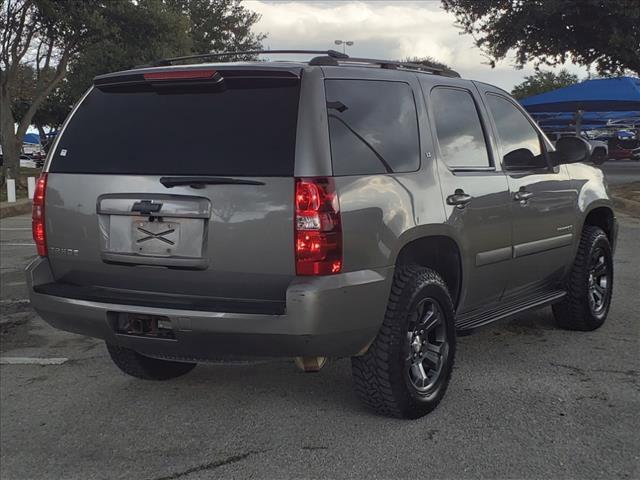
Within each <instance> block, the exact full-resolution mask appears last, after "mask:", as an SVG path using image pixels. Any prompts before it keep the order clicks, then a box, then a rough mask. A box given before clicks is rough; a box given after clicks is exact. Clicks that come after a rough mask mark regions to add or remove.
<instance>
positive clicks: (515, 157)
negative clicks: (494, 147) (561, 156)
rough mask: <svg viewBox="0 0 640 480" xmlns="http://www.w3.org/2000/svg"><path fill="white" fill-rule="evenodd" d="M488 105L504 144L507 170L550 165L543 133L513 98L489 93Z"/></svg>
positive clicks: (533, 168)
mask: <svg viewBox="0 0 640 480" xmlns="http://www.w3.org/2000/svg"><path fill="white" fill-rule="evenodd" d="M487 104H488V105H489V110H491V115H492V116H493V121H494V122H495V124H496V130H497V134H498V138H499V139H500V144H501V145H502V154H503V157H502V162H503V165H504V168H505V169H507V170H536V169H540V168H547V160H546V158H545V155H544V152H543V151H542V148H541V143H540V135H539V134H538V131H537V130H536V129H535V128H534V127H533V125H531V123H530V122H529V120H527V117H525V116H524V115H523V114H522V112H521V111H520V110H518V108H517V107H516V106H515V105H513V104H512V103H511V102H510V101H509V100H507V99H506V98H503V97H499V96H498V95H491V94H489V95H487Z"/></svg>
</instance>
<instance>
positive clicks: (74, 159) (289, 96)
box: [50, 79, 299, 176]
mask: <svg viewBox="0 0 640 480" xmlns="http://www.w3.org/2000/svg"><path fill="white" fill-rule="evenodd" d="M298 100H299V82H298V81H297V80H295V81H291V80H286V81H284V80H282V81H281V80H274V79H269V80H259V79H252V80H251V81H249V82H246V81H243V82H240V81H239V80H238V81H233V80H227V81H225V88H224V89H222V88H218V89H217V90H216V91H204V92H203V91H195V90H193V89H189V88H188V87H186V88H182V89H173V90H171V91H166V90H162V91H154V90H150V89H146V91H145V90H144V89H137V90H131V89H129V90H127V89H119V90H112V91H102V90H100V89H98V88H94V89H93V90H92V91H91V93H90V94H89V95H88V96H87V97H86V98H85V100H84V101H83V102H82V104H81V105H80V107H79V108H78V110H77V111H76V113H75V115H74V116H73V118H72V119H71V121H70V123H69V124H68V125H67V127H66V129H65V131H64V134H63V136H62V138H61V139H60V143H59V144H58V147H57V149H56V151H55V152H54V155H53V160H52V163H51V168H50V171H51V172H59V173H95V174H141V175H142V174H144V175H234V176H290V175H293V169H294V158H295V138H296V123H297V114H298Z"/></svg>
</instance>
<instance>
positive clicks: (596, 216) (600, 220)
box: [584, 207, 613, 241]
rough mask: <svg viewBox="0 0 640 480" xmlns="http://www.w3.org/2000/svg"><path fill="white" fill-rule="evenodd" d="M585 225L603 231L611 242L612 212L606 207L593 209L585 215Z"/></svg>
mask: <svg viewBox="0 0 640 480" xmlns="http://www.w3.org/2000/svg"><path fill="white" fill-rule="evenodd" d="M584 224H585V225H591V226H593V227H600V228H601V229H602V230H604V233H606V234H607V237H609V241H611V240H612V238H611V234H612V233H613V212H612V211H611V209H610V208H607V207H598V208H594V209H593V210H591V211H590V212H589V213H588V214H587V218H585V220H584Z"/></svg>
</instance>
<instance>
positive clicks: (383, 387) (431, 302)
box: [351, 265, 456, 419]
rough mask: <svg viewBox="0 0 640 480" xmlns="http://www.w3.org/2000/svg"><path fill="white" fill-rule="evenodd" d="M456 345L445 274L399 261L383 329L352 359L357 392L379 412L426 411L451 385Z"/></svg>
mask: <svg viewBox="0 0 640 480" xmlns="http://www.w3.org/2000/svg"><path fill="white" fill-rule="evenodd" d="M421 319H422V320H424V319H428V320H427V321H426V323H421V322H422V320H421ZM436 321H437V322H438V323H437V324H436V325H434V323H435V322H436ZM424 332H426V333H424ZM420 335H422V337H421V336H420ZM417 348H420V349H421V350H420V352H417ZM455 348H456V332H455V315H454V312H453V303H452V301H451V296H450V294H449V290H448V289H447V286H446V284H445V283H444V281H443V280H442V278H441V277H440V275H439V274H438V273H436V272H435V271H433V270H431V269H429V268H424V267H419V266H415V265H409V266H400V267H397V268H396V272H395V275H394V280H393V285H392V287H391V294H390V296H389V303H388V305H387V311H386V314H385V317H384V321H383V323H382V326H381V327H380V331H379V332H378V335H377V336H376V338H375V339H374V341H373V343H372V344H371V346H370V347H369V350H368V351H367V352H366V353H365V354H364V355H362V356H359V357H352V359H351V368H352V374H353V381H354V384H355V390H356V394H357V395H358V397H359V398H360V400H361V401H362V402H363V403H364V404H365V405H366V406H368V407H369V408H371V409H372V410H374V411H376V412H377V413H379V414H382V415H387V416H392V417H399V418H411V419H413V418H419V417H422V416H424V415H426V414H427V413H429V412H431V411H432V410H433V409H434V408H436V406H437V405H438V403H440V400H442V397H443V396H444V394H445V392H446V390H447V386H448V384H449V379H450V378H451V370H452V368H453V361H454V357H455ZM422 349H424V352H426V354H424V356H423V350H422ZM436 349H439V350H440V353H439V354H437V353H435V351H436ZM421 358H423V360H420V359H421ZM436 359H437V360H436ZM418 363H420V365H421V367H420V366H418ZM425 369H426V370H425ZM429 374H431V376H429Z"/></svg>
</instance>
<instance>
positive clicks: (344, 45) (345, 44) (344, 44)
mask: <svg viewBox="0 0 640 480" xmlns="http://www.w3.org/2000/svg"><path fill="white" fill-rule="evenodd" d="M334 43H335V44H336V45H342V53H345V54H346V53H347V47H350V46H352V45H353V42H352V41H351V40H335V41H334Z"/></svg>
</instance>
